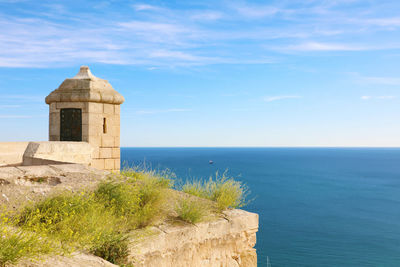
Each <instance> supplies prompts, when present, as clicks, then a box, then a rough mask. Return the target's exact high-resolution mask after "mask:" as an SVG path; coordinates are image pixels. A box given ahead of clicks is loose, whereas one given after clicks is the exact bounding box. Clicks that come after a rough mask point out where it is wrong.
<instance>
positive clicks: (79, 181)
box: [0, 164, 258, 267]
mask: <svg viewBox="0 0 400 267" xmlns="http://www.w3.org/2000/svg"><path fill="white" fill-rule="evenodd" d="M109 174H110V173H109V172H106V171H101V170H96V169H93V168H90V167H87V166H84V165H80V164H60V165H46V166H16V167H2V168H0V206H6V207H8V208H10V209H18V208H19V207H20V206H21V205H23V204H25V203H26V202H27V201H31V200H35V199H40V198H42V197H45V196H49V195H51V194H52V193H55V192H59V191H66V190H68V191H80V190H82V189H90V188H94V187H95V186H96V184H97V183H98V182H100V181H102V180H104V179H105V178H106V177H107V176H108V175H109ZM174 192H176V191H174ZM176 193H178V192H176ZM180 193H181V194H183V193H182V192H180ZM257 230H258V215H257V214H255V213H250V212H247V211H244V210H237V209H234V210H227V211H224V212H223V214H222V216H220V215H216V216H214V217H212V219H209V220H208V221H205V222H201V223H198V224H195V225H193V224H188V223H184V222H181V221H177V220H176V219H175V220H170V221H168V220H167V221H166V222H164V223H162V224H160V225H157V226H153V227H150V228H146V229H144V230H137V231H133V232H132V237H131V242H130V245H129V256H128V261H129V262H130V263H132V264H133V266H135V267H145V266H157V267H173V266H174V267H175V266H191V267H200V266H201V267H203V266H226V267H231V266H232V267H237V266H244V267H255V266H257V254H256V250H255V248H254V245H255V244H256V232H257ZM17 266H19V267H28V266H29V267H37V266H73V267H78V266H89V267H90V266H93V267H94V266H105V267H111V266H116V265H113V264H111V263H109V262H107V261H105V260H103V259H101V258H98V257H96V256H93V255H88V254H84V253H75V254H73V255H70V256H51V257H47V258H45V259H44V260H43V261H22V262H20V263H18V264H17Z"/></svg>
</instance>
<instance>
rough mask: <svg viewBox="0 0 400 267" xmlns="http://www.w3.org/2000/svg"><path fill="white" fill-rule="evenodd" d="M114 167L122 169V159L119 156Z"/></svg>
mask: <svg viewBox="0 0 400 267" xmlns="http://www.w3.org/2000/svg"><path fill="white" fill-rule="evenodd" d="M114 169H115V170H119V169H121V160H120V159H119V158H118V159H114Z"/></svg>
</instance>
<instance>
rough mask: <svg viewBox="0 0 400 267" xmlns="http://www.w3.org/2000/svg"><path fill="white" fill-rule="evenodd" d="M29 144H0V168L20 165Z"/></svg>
mask: <svg viewBox="0 0 400 267" xmlns="http://www.w3.org/2000/svg"><path fill="white" fill-rule="evenodd" d="M28 144H29V142H0V166H8V165H22V162H23V157H24V153H25V150H26V148H27V147H28Z"/></svg>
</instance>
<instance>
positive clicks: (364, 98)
mask: <svg viewBox="0 0 400 267" xmlns="http://www.w3.org/2000/svg"><path fill="white" fill-rule="evenodd" d="M395 98H397V97H396V96H393V95H382V96H370V95H363V96H361V99H362V100H371V99H383V100H390V99H395Z"/></svg>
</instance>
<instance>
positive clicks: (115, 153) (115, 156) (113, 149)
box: [112, 147, 121, 158]
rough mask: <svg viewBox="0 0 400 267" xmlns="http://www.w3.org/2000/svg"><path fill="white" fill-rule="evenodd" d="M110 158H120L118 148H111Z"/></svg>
mask: <svg viewBox="0 0 400 267" xmlns="http://www.w3.org/2000/svg"><path fill="white" fill-rule="evenodd" d="M112 157H113V158H120V157H121V151H120V148H119V147H113V148H112Z"/></svg>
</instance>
